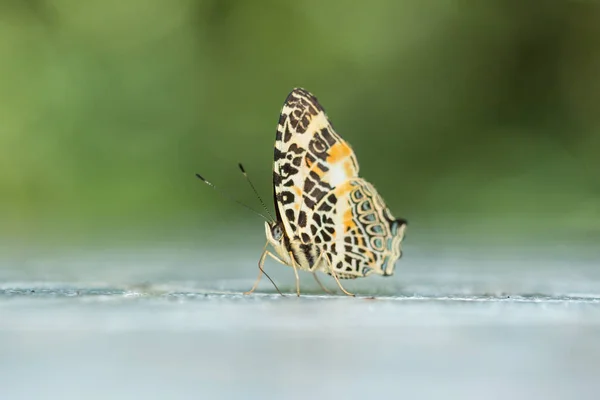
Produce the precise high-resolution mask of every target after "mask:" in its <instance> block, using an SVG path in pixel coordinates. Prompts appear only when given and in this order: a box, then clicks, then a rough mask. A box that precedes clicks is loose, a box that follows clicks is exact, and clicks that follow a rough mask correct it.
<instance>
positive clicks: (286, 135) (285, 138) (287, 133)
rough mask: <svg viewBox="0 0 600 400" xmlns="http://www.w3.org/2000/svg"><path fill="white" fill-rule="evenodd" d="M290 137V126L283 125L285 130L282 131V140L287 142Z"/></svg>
mask: <svg viewBox="0 0 600 400" xmlns="http://www.w3.org/2000/svg"><path fill="white" fill-rule="evenodd" d="M291 139H292V131H290V127H289V126H288V125H286V126H285V131H284V132H283V142H284V143H287V142H289V141H290V140H291Z"/></svg>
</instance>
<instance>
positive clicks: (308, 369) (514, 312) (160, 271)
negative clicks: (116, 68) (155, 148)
mask: <svg viewBox="0 0 600 400" xmlns="http://www.w3.org/2000/svg"><path fill="white" fill-rule="evenodd" d="M254 253H255V252H248V254H242V256H240V257H238V258H236V259H234V260H231V259H230V260H229V261H228V262H227V263H224V262H223V260H222V253H220V254H221V255H219V253H218V252H215V254H212V253H208V255H207V253H206V252H204V253H202V252H191V251H187V252H185V251H178V252H169V251H164V250H161V249H155V250H153V251H151V252H149V251H139V252H127V253H124V252H121V253H115V252H106V253H99V252H94V253H84V252H81V253H69V254H68V255H57V254H52V253H43V252H42V253H38V254H35V255H31V254H25V253H21V254H20V255H19V254H18V253H16V252H15V253H13V254H12V255H11V256H10V257H6V259H5V260H3V261H2V264H1V265H0V377H2V378H1V382H2V383H1V387H0V391H1V392H2V393H3V394H4V395H3V396H2V398H11V399H20V398H23V399H25V398H52V399H53V398H61V399H75V398H90V399H96V398H98V399H106V398H111V399H125V398H129V399H130V398H190V399H191V398H194V399H196V398H258V397H261V398H292V399H294V398H309V397H310V398H324V397H331V398H333V397H339V398H342V397H343V398H371V397H373V396H381V397H387V398H439V399H442V398H443V399H446V398H460V399H480V398H486V399H504V398H508V397H510V398H516V399H538V398H544V399H573V398H577V399H596V398H597V393H598V391H599V390H600V381H599V380H598V379H597V376H598V375H597V368H598V365H599V363H600V340H598V338H599V337H600V271H599V268H598V267H597V263H596V261H597V258H595V255H594V254H588V256H586V257H580V259H578V260H577V261H573V260H571V259H569V258H568V257H566V258H560V257H559V258H557V257H553V258H552V260H546V259H544V257H543V256H539V257H536V256H535V255H531V254H529V255H528V256H515V255H513V256H504V257H502V256H494V257H492V258H490V257H489V255H488V256H486V255H469V256H465V255H462V256H461V255H457V254H438V255H437V256H436V257H431V256H428V253H427V252H421V253H419V252H416V251H415V252H413V254H412V257H411V258H408V257H407V258H406V259H405V260H403V261H404V262H403V264H402V268H399V269H398V270H397V275H396V276H394V277H393V278H390V279H383V278H374V279H371V278H369V279H368V280H363V281H356V282H348V287H347V288H348V289H349V290H352V291H355V292H357V293H360V294H363V296H362V297H360V296H359V297H358V298H346V297H344V296H338V295H336V296H329V295H322V294H321V292H320V291H319V290H318V289H317V287H316V285H315V284H314V282H313V280H312V278H311V277H310V276H309V275H306V274H304V275H302V282H303V288H305V293H306V294H305V295H304V296H302V297H300V298H297V297H296V296H295V295H290V296H286V297H281V296H279V295H276V294H274V289H273V288H272V286H271V285H270V283H269V282H268V281H267V280H265V281H264V282H263V284H261V287H260V290H259V291H260V293H258V294H257V295H253V296H243V295H241V292H242V291H243V290H246V289H248V288H249V287H250V286H251V284H252V282H253V277H254V274H255V261H254V258H255V254H254ZM490 259H493V260H494V261H490ZM268 271H269V272H271V276H272V277H273V278H274V279H275V281H276V282H278V283H279V284H280V287H281V289H282V290H284V291H286V292H291V291H292V290H293V274H292V273H291V270H288V269H285V268H281V267H279V266H275V265H269V267H268ZM323 281H325V282H327V283H326V284H327V286H328V287H330V288H334V287H335V284H334V283H333V282H332V281H331V280H329V279H328V278H326V277H324V278H323ZM373 295H374V296H376V298H375V299H371V298H370V296H373Z"/></svg>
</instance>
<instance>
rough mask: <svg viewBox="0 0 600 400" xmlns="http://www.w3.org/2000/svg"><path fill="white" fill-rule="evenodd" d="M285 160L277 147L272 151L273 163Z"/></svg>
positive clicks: (283, 154)
mask: <svg viewBox="0 0 600 400" xmlns="http://www.w3.org/2000/svg"><path fill="white" fill-rule="evenodd" d="M284 158H285V153H284V152H283V151H281V150H279V149H278V148H277V147H275V150H274V151H273V159H274V160H275V161H279V160H282V159H284Z"/></svg>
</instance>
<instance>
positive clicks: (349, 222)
mask: <svg viewBox="0 0 600 400" xmlns="http://www.w3.org/2000/svg"><path fill="white" fill-rule="evenodd" d="M405 229H406V221H405V220H402V219H395V218H394V217H393V216H392V214H391V212H390V210H389V209H388V208H387V207H386V205H385V203H384V201H383V199H382V198H381V196H380V195H379V194H378V193H377V191H376V190H375V188H374V187H373V185H371V184H370V183H369V182H367V181H365V180H364V179H362V178H351V179H349V180H348V181H346V182H344V183H343V184H340V185H338V186H337V187H336V188H335V189H333V190H332V192H331V193H329V194H328V195H326V196H324V198H323V200H322V201H321V202H320V204H318V205H317V206H316V207H315V209H314V211H313V212H312V214H311V217H310V225H309V230H310V231H311V232H313V237H314V243H315V245H316V246H318V247H319V248H320V250H321V251H322V252H324V254H326V255H327V256H328V257H329V261H330V263H328V264H327V265H326V266H325V265H323V266H322V268H323V269H324V270H325V272H329V271H328V269H329V268H330V267H329V265H331V267H333V269H334V271H335V272H336V275H337V276H338V277H340V278H358V277H363V276H368V275H370V274H372V273H375V274H378V275H385V276H388V275H392V274H393V273H394V266H395V263H396V261H397V260H398V259H399V258H400V257H401V256H402V250H401V242H402V239H403V237H404V231H405Z"/></svg>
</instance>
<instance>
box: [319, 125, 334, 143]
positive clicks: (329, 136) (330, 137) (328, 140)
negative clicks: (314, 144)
mask: <svg viewBox="0 0 600 400" xmlns="http://www.w3.org/2000/svg"><path fill="white" fill-rule="evenodd" d="M321 136H322V137H323V140H325V142H326V143H327V144H328V145H329V146H330V147H331V146H333V145H334V144H335V142H336V140H335V138H334V137H333V135H332V134H331V132H330V130H329V128H323V129H321Z"/></svg>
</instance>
